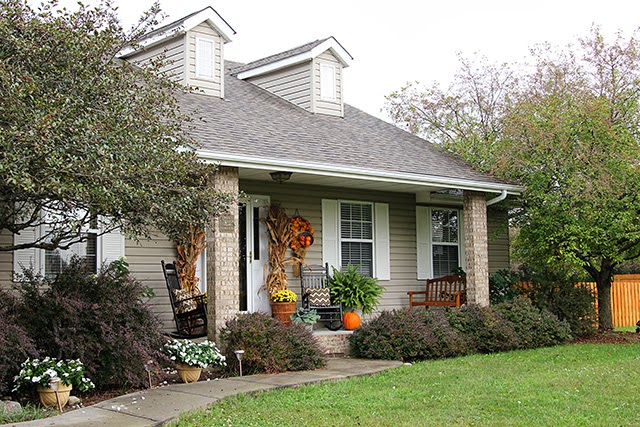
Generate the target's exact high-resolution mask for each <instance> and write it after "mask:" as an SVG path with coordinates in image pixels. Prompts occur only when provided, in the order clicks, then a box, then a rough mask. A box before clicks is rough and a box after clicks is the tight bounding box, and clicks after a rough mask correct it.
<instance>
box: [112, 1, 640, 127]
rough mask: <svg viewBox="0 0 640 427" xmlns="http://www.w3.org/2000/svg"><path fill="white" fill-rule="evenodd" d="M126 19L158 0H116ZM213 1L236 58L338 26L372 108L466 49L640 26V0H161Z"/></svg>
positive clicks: (349, 80)
mask: <svg viewBox="0 0 640 427" xmlns="http://www.w3.org/2000/svg"><path fill="white" fill-rule="evenodd" d="M115 4H116V5H118V6H119V7H120V15H121V19H122V21H123V23H124V24H125V26H126V27H128V26H129V25H131V24H132V23H134V22H135V20H136V19H137V17H138V16H140V14H141V13H142V12H143V11H144V10H145V9H146V8H148V7H149V6H150V5H151V0H145V1H142V0H115ZM207 5H210V6H212V7H213V8H214V9H216V11H217V12H218V13H219V14H220V15H221V16H222V17H223V18H224V19H225V20H226V21H227V22H228V23H229V25H231V27H233V28H234V29H235V30H236V32H237V34H236V35H235V38H234V39H233V41H232V42H231V43H228V44H227V45H226V46H225V56H226V59H230V60H235V61H240V62H249V61H252V60H255V59H259V58H262V57H265V56H268V55H270V54H273V53H277V52H281V51H283V50H287V49H290V48H292V47H296V46H299V45H301V44H304V43H307V42H309V41H313V40H316V39H319V38H324V37H328V36H334V37H335V38H336V39H337V40H338V41H339V42H340V43H341V44H342V45H343V46H344V47H345V49H347V51H349V53H351V55H352V56H353V57H354V60H353V62H352V65H351V67H349V68H348V69H347V70H346V71H345V85H346V86H345V101H346V102H347V103H349V104H351V105H353V106H355V107H358V108H360V109H362V110H364V111H366V112H368V113H370V114H373V115H376V116H378V117H382V118H385V117H386V115H385V114H384V113H383V112H381V110H382V108H383V106H384V96H385V95H387V94H389V93H391V92H392V91H394V90H397V89H399V88H400V87H401V86H402V85H404V84H405V83H406V82H408V81H416V80H417V81H420V82H422V83H430V82H432V81H434V80H435V81H438V82H440V83H442V84H445V85H446V84H447V83H448V82H449V81H450V78H451V75H452V74H453V73H454V71H455V70H456V69H457V67H458V62H457V57H456V53H458V52H462V53H463V54H464V55H465V56H471V55H472V54H473V53H474V52H480V53H482V54H484V55H486V56H487V57H488V58H489V59H491V60H495V61H499V62H502V61H518V60H522V59H523V58H524V57H525V56H526V54H527V52H528V48H529V47H531V46H532V45H534V44H536V43H539V42H545V41H548V42H551V43H553V44H558V45H566V44H567V43H569V42H572V41H575V40H576V39H577V38H578V37H582V36H586V35H587V34H588V32H589V29H590V27H591V25H592V24H597V25H599V26H600V27H601V29H602V31H603V33H604V34H605V35H608V36H610V37H612V36H613V35H614V34H615V32H616V31H618V30H622V31H623V32H624V33H625V34H626V35H627V36H628V35H631V33H632V32H633V31H634V30H635V29H636V28H638V27H640V1H639V0H537V1H535V2H533V1H523V0H520V1H518V0H457V1H451V0H437V1H436V0H423V1H409V0H394V1H389V2H382V1H379V0H378V1H376V0H369V1H363V0H323V1H314V2H305V1H301V0H271V1H269V0H161V6H162V8H163V11H164V12H165V13H166V14H168V15H169V16H168V20H167V21H166V22H170V21H173V20H176V19H179V18H181V17H182V16H184V15H187V14H188V13H191V12H193V11H196V10H199V9H201V8H203V7H205V6H207Z"/></svg>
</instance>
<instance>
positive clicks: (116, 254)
mask: <svg viewBox="0 0 640 427" xmlns="http://www.w3.org/2000/svg"><path fill="white" fill-rule="evenodd" d="M98 241H99V245H100V253H99V254H98V256H99V259H98V268H99V267H100V265H102V264H103V263H106V264H109V263H111V261H115V260H117V259H118V258H120V257H121V256H124V236H123V235H122V233H121V232H120V230H113V231H110V232H109V233H105V234H103V235H101V236H100V237H99V238H98Z"/></svg>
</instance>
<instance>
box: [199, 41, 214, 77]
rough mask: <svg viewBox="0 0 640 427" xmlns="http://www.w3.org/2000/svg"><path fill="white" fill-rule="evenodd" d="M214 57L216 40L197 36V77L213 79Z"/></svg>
mask: <svg viewBox="0 0 640 427" xmlns="http://www.w3.org/2000/svg"><path fill="white" fill-rule="evenodd" d="M214 59H215V45H214V41H213V40H207V39H201V38H196V77H198V78H204V79H213V78H214Z"/></svg>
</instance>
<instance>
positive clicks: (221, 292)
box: [207, 167, 240, 342]
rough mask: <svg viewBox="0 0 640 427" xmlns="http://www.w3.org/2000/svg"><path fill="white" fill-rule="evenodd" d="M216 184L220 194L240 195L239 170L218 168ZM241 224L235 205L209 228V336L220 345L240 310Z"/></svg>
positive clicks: (215, 186)
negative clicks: (224, 329) (228, 324)
mask: <svg viewBox="0 0 640 427" xmlns="http://www.w3.org/2000/svg"><path fill="white" fill-rule="evenodd" d="M213 185H214V188H215V189H216V190H217V191H221V192H232V193H237V192H238V188H239V187H238V168H230V167H220V168H218V171H217V172H216V176H215V179H214V183H213ZM238 221H239V220H238V208H237V207H236V206H235V205H234V206H231V207H230V208H229V211H228V212H225V213H223V214H221V215H220V216H219V217H217V218H215V219H214V220H213V223H212V225H211V226H209V227H208V229H207V293H208V295H209V303H208V313H207V317H208V324H209V330H208V333H207V335H208V338H209V339H210V340H214V341H216V342H218V339H217V338H218V333H219V332H220V329H221V328H222V327H223V326H224V323H225V322H226V320H227V319H229V318H231V317H233V316H235V315H236V313H238V310H239V307H240V272H239V268H240V267H239V254H238V240H239V239H240V233H239V224H238Z"/></svg>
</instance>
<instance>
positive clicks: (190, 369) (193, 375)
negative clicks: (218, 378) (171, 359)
mask: <svg viewBox="0 0 640 427" xmlns="http://www.w3.org/2000/svg"><path fill="white" fill-rule="evenodd" d="M176 370H177V371H178V376H179V377H180V379H181V380H182V382H185V383H195V382H196V381H198V380H199V379H200V374H201V373H202V368H200V367H198V366H191V365H185V364H184V363H177V364H176Z"/></svg>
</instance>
